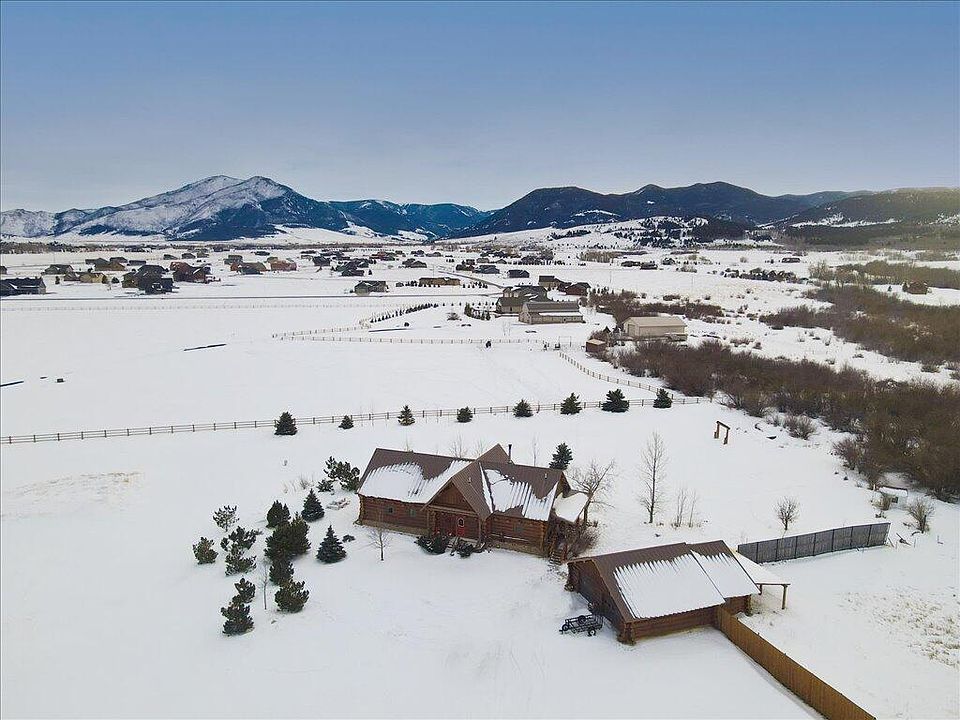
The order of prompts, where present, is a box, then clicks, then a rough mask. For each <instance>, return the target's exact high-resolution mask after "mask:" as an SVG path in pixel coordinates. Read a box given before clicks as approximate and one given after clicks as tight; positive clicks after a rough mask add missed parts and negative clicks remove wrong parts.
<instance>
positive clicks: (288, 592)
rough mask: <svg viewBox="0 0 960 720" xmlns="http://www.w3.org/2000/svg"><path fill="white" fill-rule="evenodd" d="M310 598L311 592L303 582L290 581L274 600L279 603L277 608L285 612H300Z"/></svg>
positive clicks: (277, 593) (278, 591)
mask: <svg viewBox="0 0 960 720" xmlns="http://www.w3.org/2000/svg"><path fill="white" fill-rule="evenodd" d="M309 597H310V591H309V590H307V589H305V588H304V583H303V581H300V582H294V581H293V580H290V581H289V582H287V583H285V584H284V585H282V586H281V587H280V589H279V590H277V592H276V594H275V595H274V596H273V599H274V600H276V601H277V607H279V608H280V609H281V610H283V611H284V612H300V611H301V610H303V606H304V605H306V603H307V598H309Z"/></svg>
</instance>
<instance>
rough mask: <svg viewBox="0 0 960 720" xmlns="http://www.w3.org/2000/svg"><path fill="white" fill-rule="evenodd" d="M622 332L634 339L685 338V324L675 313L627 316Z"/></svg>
mask: <svg viewBox="0 0 960 720" xmlns="http://www.w3.org/2000/svg"><path fill="white" fill-rule="evenodd" d="M623 332H624V333H625V334H626V335H627V336H628V337H631V338H633V339H634V340H658V339H662V340H686V339H687V324H686V323H685V322H684V321H683V318H681V317H677V316H676V315H650V316H643V317H631V318H627V319H626V320H625V321H624V323H623Z"/></svg>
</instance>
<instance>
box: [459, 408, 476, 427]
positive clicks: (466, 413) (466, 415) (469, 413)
mask: <svg viewBox="0 0 960 720" xmlns="http://www.w3.org/2000/svg"><path fill="white" fill-rule="evenodd" d="M471 420H473V410H471V409H470V408H468V407H462V408H460V409H459V410H457V422H458V423H468V422H470V421H471Z"/></svg>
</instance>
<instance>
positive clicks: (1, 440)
mask: <svg viewBox="0 0 960 720" xmlns="http://www.w3.org/2000/svg"><path fill="white" fill-rule="evenodd" d="M603 402H604V401H601V400H595V401H594V400H591V401H587V402H581V403H580V404H581V406H582V407H583V408H584V409H596V408H599V407H600V406H601V405H602V404H603ZM692 402H693V401H692V400H690V399H688V398H684V399H680V400H674V403H676V404H680V405H684V404H690V403H692ZM630 404H631V405H636V406H639V407H644V406H650V405H653V400H651V399H649V398H646V399H643V400H630ZM561 405H562V403H540V404H536V403H530V409H531V410H533V412H537V413H539V412H546V411H551V412H557V411H559V410H560V406H561ZM470 409H471V410H472V411H473V414H474V415H502V414H507V413H512V412H513V405H492V406H489V407H475V408H470ZM457 412H459V410H458V409H456V408H454V409H447V408H444V409H442V410H437V409H434V410H414V411H413V416H414V417H417V418H430V417H435V418H444V417H456V415H457ZM398 414H399V412H379V413H353V414H350V413H341V414H339V415H323V416H316V417H298V418H296V421H297V425H300V426H303V425H328V424H331V423H339V422H340V421H341V420H342V419H343V416H344V415H350V417H351V418H353V420H354V422H359V421H364V420H396V419H397V415H398ZM273 423H274V421H273V420H228V421H226V422H214V423H210V422H207V423H185V424H181V425H151V426H148V427H134V428H114V429H112V430H77V431H73V432H58V433H34V434H31V435H4V436H2V437H0V444H2V445H16V444H19V443H38V442H58V441H62V440H93V439H94V438H116V437H135V436H138V435H174V434H177V433H189V432H206V431H218V430H246V429H256V428H272V427H273Z"/></svg>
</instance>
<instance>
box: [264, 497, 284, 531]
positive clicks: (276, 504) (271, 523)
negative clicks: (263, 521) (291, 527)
mask: <svg viewBox="0 0 960 720" xmlns="http://www.w3.org/2000/svg"><path fill="white" fill-rule="evenodd" d="M288 522H290V510H289V508H287V506H286V505H283V504H281V502H280V501H279V500H274V501H273V505H271V506H270V509H269V510H267V527H268V528H275V527H278V526H280V525H283V524H284V523H288Z"/></svg>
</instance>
